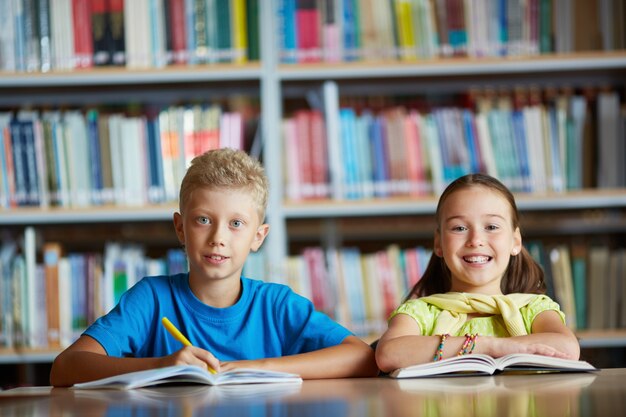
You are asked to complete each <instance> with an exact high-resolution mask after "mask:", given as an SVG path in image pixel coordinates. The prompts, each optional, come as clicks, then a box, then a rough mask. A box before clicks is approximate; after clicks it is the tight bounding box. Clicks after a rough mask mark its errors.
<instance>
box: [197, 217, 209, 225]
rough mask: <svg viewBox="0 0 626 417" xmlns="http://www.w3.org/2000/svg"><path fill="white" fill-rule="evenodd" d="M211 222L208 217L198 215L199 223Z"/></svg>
mask: <svg viewBox="0 0 626 417" xmlns="http://www.w3.org/2000/svg"><path fill="white" fill-rule="evenodd" d="M210 222H211V221H210V220H209V218H208V217H198V223H200V224H209V223H210Z"/></svg>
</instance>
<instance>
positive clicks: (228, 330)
mask: <svg viewBox="0 0 626 417" xmlns="http://www.w3.org/2000/svg"><path fill="white" fill-rule="evenodd" d="M241 285H242V291H241V297H240V298H239V300H238V301H237V302H236V303H235V304H234V305H232V306H230V307H227V308H215V307H211V306H208V305H206V304H204V303H203V302H202V301H200V300H199V299H198V298H197V297H196V296H195V295H194V294H193V293H192V291H191V289H190V288H189V276H188V274H178V275H173V276H156V277H146V278H143V279H142V280H141V281H139V282H138V283H137V284H135V285H134V286H133V287H132V288H130V289H129V290H128V291H127V292H126V293H124V295H123V296H122V297H121V299H120V302H119V304H118V305H117V306H115V308H114V309H113V310H111V311H110V312H109V313H108V314H106V315H105V316H102V317H100V318H99V319H98V320H96V321H95V322H94V323H93V324H92V325H91V326H90V327H89V328H88V329H87V330H86V331H85V332H84V333H83V334H86V335H88V336H91V337H92V338H94V339H95V340H97V341H98V342H99V343H100V344H101V345H102V347H103V348H104V349H105V350H106V352H107V354H108V355H109V356H117V357H124V356H133V357H159V356H165V355H169V354H172V353H174V352H176V351H177V350H179V349H181V347H182V345H181V343H180V342H179V341H178V340H176V339H174V338H173V337H172V335H171V334H169V332H168V331H167V330H166V329H165V328H164V327H163V325H162V324H161V318H162V317H164V316H165V317H167V318H168V319H169V320H170V321H171V322H172V323H173V324H174V325H175V326H176V327H177V328H178V329H179V330H180V331H181V332H182V333H183V334H184V335H185V336H186V337H187V339H189V341H190V342H191V343H192V344H193V345H194V346H198V347H201V348H203V349H206V350H208V351H209V352H211V353H212V354H213V355H215V356H216V357H217V358H218V359H219V360H221V361H230V360H245V359H261V358H272V357H279V356H287V355H293V354H297V353H304V352H310V351H314V350H318V349H322V348H325V347H329V346H334V345H337V344H339V343H341V342H342V341H343V339H345V338H346V337H347V336H349V335H351V334H352V333H350V332H349V331H348V330H347V329H346V328H344V327H342V326H340V325H339V324H337V323H336V322H334V321H333V320H331V319H330V318H329V317H328V316H327V315H325V314H323V313H321V312H319V311H316V310H315V307H314V306H313V304H312V303H311V302H310V301H309V300H307V299H306V298H304V297H302V296H300V295H298V294H296V293H294V292H293V291H292V290H291V289H290V288H289V287H287V286H285V285H281V284H274V283H265V282H262V281H258V280H252V279H248V278H241Z"/></svg>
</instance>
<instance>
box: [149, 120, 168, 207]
mask: <svg viewBox="0 0 626 417" xmlns="http://www.w3.org/2000/svg"><path fill="white" fill-rule="evenodd" d="M146 131H147V145H148V168H149V169H148V173H149V189H148V199H149V201H150V202H151V203H160V202H162V201H163V200H164V198H165V195H164V193H165V181H164V179H163V159H162V158H161V138H160V133H159V118H158V115H157V116H156V117H148V118H147V120H146Z"/></svg>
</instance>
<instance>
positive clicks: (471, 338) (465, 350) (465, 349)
mask: <svg viewBox="0 0 626 417" xmlns="http://www.w3.org/2000/svg"><path fill="white" fill-rule="evenodd" d="M476 339H478V333H474V334H469V333H466V334H465V342H463V346H461V350H459V353H457V356H463V355H469V354H470V353H472V352H473V351H474V347H476Z"/></svg>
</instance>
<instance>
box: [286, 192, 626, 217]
mask: <svg viewBox="0 0 626 417" xmlns="http://www.w3.org/2000/svg"><path fill="white" fill-rule="evenodd" d="M515 198H516V201H517V206H518V208H519V209H520V210H573V209H578V210H580V209H605V208H612V207H616V208H623V207H626V190H584V191H575V192H568V193H559V194H556V193H553V194H517V195H516V196H515ZM436 208H437V200H436V199H435V198H434V197H423V198H409V197H393V198H386V199H383V198H379V199H367V200H353V201H349V200H343V201H334V200H310V201H302V202H287V203H285V204H284V207H283V212H284V215H285V217H287V218H288V219H296V218H325V217H353V216H390V215H414V214H418V215H419V214H432V213H434V212H435V209H436Z"/></svg>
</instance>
